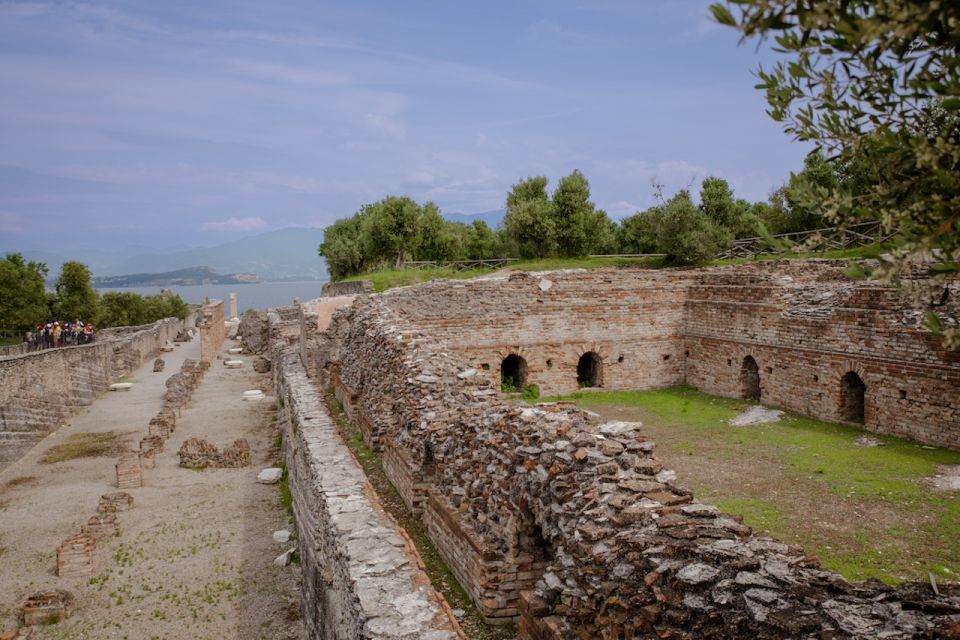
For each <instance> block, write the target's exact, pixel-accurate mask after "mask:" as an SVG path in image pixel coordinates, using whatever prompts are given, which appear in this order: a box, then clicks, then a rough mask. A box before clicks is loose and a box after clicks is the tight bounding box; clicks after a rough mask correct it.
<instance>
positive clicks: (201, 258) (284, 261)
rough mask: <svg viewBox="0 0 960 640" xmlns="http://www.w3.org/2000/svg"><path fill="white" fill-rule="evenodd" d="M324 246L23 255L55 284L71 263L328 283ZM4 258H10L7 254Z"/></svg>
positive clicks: (309, 235)
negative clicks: (39, 264)
mask: <svg viewBox="0 0 960 640" xmlns="http://www.w3.org/2000/svg"><path fill="white" fill-rule="evenodd" d="M503 214H504V212H503V211H502V210H498V211H485V212H483V213H475V214H466V213H444V214H443V216H444V217H445V218H446V219H448V220H452V221H454V222H462V223H464V224H471V223H473V221H475V220H483V221H484V222H486V223H487V224H488V225H489V226H490V228H491V229H496V228H497V227H498V226H499V225H500V223H501V221H502V220H503ZM321 242H323V229H322V228H319V227H313V228H308V227H290V228H287V229H278V230H277V231H268V232H267V233H261V234H258V235H255V236H248V237H246V238H241V239H239V240H233V241H230V242H226V243H224V244H220V245H216V246H213V247H192V248H178V249H166V250H159V249H153V248H147V247H125V248H122V249H116V250H90V249H87V250H84V249H78V250H76V251H73V252H71V253H70V254H69V255H68V254H66V253H60V252H50V251H30V250H24V251H20V253H22V254H23V255H24V257H25V258H27V259H28V260H39V261H41V262H45V263H46V265H47V267H48V268H49V269H50V276H49V277H50V279H51V280H52V279H55V278H56V277H57V275H58V274H59V273H60V266H61V265H62V264H63V263H64V262H67V261H69V260H76V261H78V262H82V263H84V264H85V265H87V266H88V267H90V270H91V271H92V272H93V275H94V277H97V278H105V277H109V276H126V275H130V274H137V275H138V276H144V275H149V274H164V273H166V272H169V271H177V270H180V269H186V268H190V267H199V266H203V267H209V268H211V269H213V270H214V271H216V272H217V273H219V274H234V273H252V274H255V275H256V276H257V278H259V279H260V280H262V281H282V280H326V279H327V269H326V265H325V264H324V262H323V258H321V257H320V256H319V255H317V248H318V247H319V246H320V243H321ZM4 253H5V252H4Z"/></svg>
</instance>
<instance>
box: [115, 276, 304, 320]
mask: <svg viewBox="0 0 960 640" xmlns="http://www.w3.org/2000/svg"><path fill="white" fill-rule="evenodd" d="M161 288H162V287H117V288H111V287H98V288H97V289H98V291H100V293H103V292H105V291H132V292H133V293H139V294H140V295H144V296H152V295H156V294H158V293H160V289H161ZM169 288H170V289H171V290H172V291H173V293H175V294H179V295H180V297H181V298H183V300H184V302H189V303H191V304H200V303H201V302H203V299H204V297H209V298H210V299H211V300H223V304H224V308H223V312H224V314H225V315H226V314H229V313H230V307H229V304H230V294H231V293H235V294H237V310H238V312H239V313H241V314H242V313H243V312H244V311H246V310H247V309H267V308H269V307H286V306H290V305H291V304H293V299H294V298H300V299H301V300H312V299H313V298H319V297H320V290H321V289H322V288H323V282H320V281H314V282H257V283H255V284H209V285H202V284H198V285H189V286H180V287H178V286H173V287H169Z"/></svg>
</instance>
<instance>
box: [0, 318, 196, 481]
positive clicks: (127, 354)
mask: <svg viewBox="0 0 960 640" xmlns="http://www.w3.org/2000/svg"><path fill="white" fill-rule="evenodd" d="M182 328H183V321H181V320H177V319H174V318H167V319H165V320H160V321H158V322H154V323H153V324H150V325H146V326H143V327H139V328H138V329H137V330H135V331H128V332H124V333H122V334H119V335H116V336H111V335H110V334H103V335H99V336H98V339H97V341H96V342H94V343H93V344H86V345H80V346H75V347H63V348H60V349H48V350H45V351H38V352H35V353H29V354H25V355H21V356H16V357H11V358H5V359H2V360H0V469H3V468H4V467H5V466H6V465H8V464H10V463H11V462H13V461H15V460H18V459H19V458H20V457H21V456H22V455H23V454H24V453H26V451H27V450H28V449H30V448H31V447H32V446H33V445H34V444H36V443H37V442H39V441H40V440H41V439H42V438H43V437H45V436H46V435H47V434H48V433H50V432H51V431H54V430H56V429H57V428H58V427H59V426H60V424H61V423H62V422H63V421H64V420H65V419H66V418H67V416H69V415H70V414H71V413H72V412H73V411H75V410H76V409H77V408H78V407H82V406H87V405H89V404H91V403H92V402H93V400H94V399H95V398H96V397H97V396H99V395H101V394H102V393H104V392H106V391H107V389H108V388H109V386H110V384H111V383H113V382H116V381H117V380H119V379H120V378H122V377H123V376H125V375H127V374H128V373H130V372H131V371H133V370H135V369H137V368H139V367H140V366H141V365H142V364H143V363H144V362H147V361H148V360H150V359H151V358H153V357H155V356H156V354H157V353H158V351H159V349H160V346H161V345H163V344H164V343H165V342H167V341H169V340H173V338H174V337H175V336H176V335H177V333H178V332H179V331H180V330H181V329H182Z"/></svg>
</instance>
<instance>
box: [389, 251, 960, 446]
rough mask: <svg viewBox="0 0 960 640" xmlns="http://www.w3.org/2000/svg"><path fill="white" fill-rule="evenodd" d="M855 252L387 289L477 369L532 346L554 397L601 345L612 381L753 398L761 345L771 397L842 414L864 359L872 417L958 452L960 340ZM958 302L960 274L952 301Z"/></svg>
mask: <svg viewBox="0 0 960 640" xmlns="http://www.w3.org/2000/svg"><path fill="white" fill-rule="evenodd" d="M845 264H846V263H840V262H834V261H803V262H800V261H784V262H768V263H755V264H748V265H737V266H730V267H716V268H709V269H685V270H680V269H677V270H644V269H596V270H586V271H584V270H569V271H555V272H546V273H539V274H529V273H514V274H512V275H510V276H492V277H488V278H481V279H476V280H468V281H457V282H444V281H439V282H432V283H428V284H424V285H418V286H413V287H406V288H403V289H397V290H393V291H389V292H387V293H385V294H383V295H381V296H379V299H382V300H383V302H384V303H385V304H386V305H387V306H389V307H390V308H391V309H392V310H393V311H394V312H395V313H396V315H397V322H398V323H400V324H401V325H403V326H407V327H409V328H411V329H420V330H422V331H423V332H424V334H425V335H427V336H429V338H430V339H431V340H436V341H437V342H438V343H439V344H440V345H441V346H442V347H443V348H444V349H447V350H450V351H452V352H455V353H457V354H458V355H460V356H462V357H463V358H465V359H466V360H467V361H468V362H469V363H470V364H471V365H472V366H473V367H475V368H477V369H482V368H483V366H482V365H487V366H488V367H489V375H490V377H491V378H492V379H494V380H497V379H498V377H499V374H498V371H499V367H500V363H501V361H502V360H503V359H504V358H505V357H507V356H508V355H510V354H518V355H520V356H522V357H523V358H524V359H525V360H526V363H527V382H528V383H533V384H537V385H538V386H539V387H540V389H541V391H542V392H543V393H545V394H562V393H572V392H574V391H577V390H578V384H577V362H578V360H579V358H580V356H581V355H582V354H584V353H586V352H589V351H593V352H596V353H597V354H599V356H600V358H601V359H602V365H601V370H602V386H603V387H604V388H606V389H648V388H655V387H664V386H670V385H674V384H681V383H684V382H686V383H688V384H691V385H693V386H695V387H697V388H699V389H701V390H703V391H706V392H708V393H714V394H718V395H725V396H731V397H742V396H743V380H742V378H741V366H742V363H743V360H744V358H745V357H746V356H748V355H750V356H752V357H753V358H754V359H755V360H756V362H757V363H758V365H759V367H760V388H761V399H762V401H763V402H765V403H769V404H775V405H780V406H783V407H787V408H789V409H793V410H795V411H798V412H800V413H803V414H807V415H811V416H814V417H817V418H821V419H825V420H842V419H844V411H843V406H844V398H843V395H842V389H843V387H842V384H841V379H842V378H843V376H844V375H845V374H846V373H848V372H851V371H852V372H855V373H856V374H857V375H859V376H860V378H861V379H862V380H863V382H864V383H865V384H866V386H867V390H866V393H865V398H864V400H865V402H864V405H865V406H864V416H863V422H864V426H865V428H867V429H869V430H871V431H876V432H879V433H890V434H896V435H900V436H903V437H908V438H912V439H914V440H917V441H919V442H922V443H925V444H934V445H940V446H946V447H952V448H960V350H953V351H946V350H945V349H944V348H943V347H942V345H941V341H940V339H939V338H936V337H933V336H930V335H929V334H928V333H927V332H926V331H925V330H923V329H922V328H921V327H920V326H919V323H920V321H921V320H922V318H923V317H924V315H925V314H926V313H927V312H928V311H929V310H930V308H928V307H925V306H923V305H918V304H917V303H915V302H914V301H912V300H911V299H909V298H908V297H907V296H906V295H903V294H901V293H899V292H898V290H897V289H896V288H894V287H890V286H881V285H877V284H876V283H864V282H856V281H852V280H849V279H847V278H846V277H844V276H843V274H842V269H843V268H844V267H845ZM958 300H960V283H955V284H954V285H953V293H952V294H951V295H950V296H949V302H948V305H949V306H950V307H951V308H952V309H953V311H954V313H958V312H960V303H958ZM940 310H941V311H942V310H949V309H946V308H940Z"/></svg>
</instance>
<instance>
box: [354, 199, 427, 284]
mask: <svg viewBox="0 0 960 640" xmlns="http://www.w3.org/2000/svg"><path fill="white" fill-rule="evenodd" d="M420 214H421V209H420V205H418V204H417V203H416V202H414V201H413V200H412V199H411V198H408V197H406V196H402V197H401V196H387V197H386V198H384V199H383V200H381V201H380V202H377V203H376V204H373V205H370V206H369V207H367V208H366V209H365V211H364V215H363V223H362V236H363V239H364V244H365V247H364V252H365V253H367V254H368V255H371V256H383V257H389V258H390V259H391V260H392V262H393V266H394V267H395V268H397V269H399V268H401V267H403V263H404V262H405V261H406V260H407V258H408V256H409V254H410V252H411V250H413V249H414V248H416V246H417V244H418V242H419V239H420Z"/></svg>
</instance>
